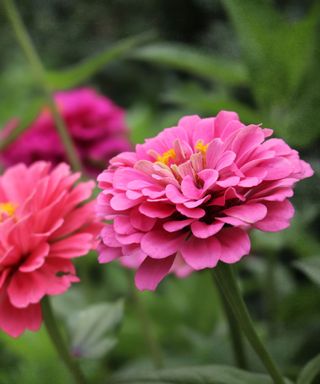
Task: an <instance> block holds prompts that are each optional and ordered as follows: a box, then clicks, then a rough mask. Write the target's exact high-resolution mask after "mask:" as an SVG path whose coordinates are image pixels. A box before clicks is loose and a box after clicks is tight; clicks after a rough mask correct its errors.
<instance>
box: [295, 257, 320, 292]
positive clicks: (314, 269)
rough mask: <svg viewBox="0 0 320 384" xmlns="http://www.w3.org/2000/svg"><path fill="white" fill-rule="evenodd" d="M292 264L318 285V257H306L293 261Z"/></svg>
mask: <svg viewBox="0 0 320 384" xmlns="http://www.w3.org/2000/svg"><path fill="white" fill-rule="evenodd" d="M294 266H295V267H296V268H298V269H299V270H300V271H301V272H303V273H304V274H305V275H306V276H308V277H309V279H310V280H311V281H313V282H314V283H315V284H318V285H320V257H319V256H316V257H308V258H307V259H304V260H299V261H296V262H295V263H294Z"/></svg>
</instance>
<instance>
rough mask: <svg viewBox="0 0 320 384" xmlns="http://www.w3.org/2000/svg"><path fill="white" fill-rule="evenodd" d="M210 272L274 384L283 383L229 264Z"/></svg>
mask: <svg viewBox="0 0 320 384" xmlns="http://www.w3.org/2000/svg"><path fill="white" fill-rule="evenodd" d="M212 273H213V277H214V278H215V280H216V282H217V284H218V285H219V286H220V288H221V292H222V293H223V295H224V296H225V298H226V300H227V301H228V303H229V305H230V308H231V309H232V311H233V314H234V316H235V318H236V319H237V320H238V322H239V325H240V327H241V328H242V330H243V332H244V334H245V335H246V337H247V339H248V341H249V343H250V344H251V346H252V348H253V349H254V350H255V352H256V353H257V355H258V356H259V357H260V360H261V362H262V363H263V364H264V366H265V368H266V369H267V371H268V372H269V374H270V376H271V377H272V379H273V382H274V384H285V381H284V379H283V377H282V375H281V373H280V371H279V369H278V367H277V366H276V364H275V362H274V361H273V359H272V357H271V356H270V355H269V353H268V351H267V349H266V348H265V346H264V344H263V343H262V341H261V340H260V338H259V336H258V334H257V333H256V331H255V328H254V325H253V321H252V319H251V316H250V314H249V312H248V309H247V306H246V304H245V302H244V300H243V298H242V295H241V293H240V290H239V287H238V284H237V282H236V278H235V276H234V273H233V269H232V267H231V265H228V264H225V263H219V265H218V266H217V267H216V268H214V269H213V270H212Z"/></svg>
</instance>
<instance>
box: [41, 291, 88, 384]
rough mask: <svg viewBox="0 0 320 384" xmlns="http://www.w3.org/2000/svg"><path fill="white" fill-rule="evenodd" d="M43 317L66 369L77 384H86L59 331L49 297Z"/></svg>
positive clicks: (43, 308)
mask: <svg viewBox="0 0 320 384" xmlns="http://www.w3.org/2000/svg"><path fill="white" fill-rule="evenodd" d="M41 306H42V316H43V321H44V324H45V326H46V329H47V332H48V335H49V336H50V339H51V341H52V344H53V345H54V347H55V349H56V351H57V353H58V355H59V357H60V359H61V360H62V361H63V362H64V364H65V365H66V367H67V368H68V370H69V372H70V374H71V376H72V377H73V379H74V382H75V383H76V384H85V383H86V379H85V377H84V375H83V373H82V371H81V370H80V368H79V366H78V364H77V363H76V362H75V360H74V359H73V358H72V356H71V355H70V352H69V349H68V348H67V346H66V344H65V342H64V340H63V338H62V335H61V333H60V331H59V328H58V325H57V320H56V318H55V316H54V313H53V310H52V307H51V303H50V299H49V297H48V296H46V297H45V298H44V299H43V300H42V302H41Z"/></svg>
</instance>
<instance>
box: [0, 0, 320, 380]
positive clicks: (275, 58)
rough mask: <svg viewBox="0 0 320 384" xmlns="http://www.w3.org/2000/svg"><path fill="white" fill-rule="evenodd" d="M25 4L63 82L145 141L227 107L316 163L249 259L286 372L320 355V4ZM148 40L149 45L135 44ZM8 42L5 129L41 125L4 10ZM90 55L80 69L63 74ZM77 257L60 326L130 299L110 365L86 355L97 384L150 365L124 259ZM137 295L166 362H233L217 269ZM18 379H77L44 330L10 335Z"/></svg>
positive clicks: (1, 344) (0, 112)
mask: <svg viewBox="0 0 320 384" xmlns="http://www.w3.org/2000/svg"><path fill="white" fill-rule="evenodd" d="M17 5H18V7H19V10H20V11H21V14H22V16H23V18H24V21H25V23H26V26H27V28H28V30H29V32H30V34H31V36H32V38H33V40H34V43H35V45H36V47H37V49H38V51H39V54H40V56H41V58H42V60H43V62H44V64H45V66H46V68H48V69H50V70H51V71H52V72H51V81H52V84H53V86H54V87H55V88H56V89H62V88H68V87H70V86H72V87H75V86H93V87H95V88H96V89H98V90H99V91H101V92H102V93H104V94H106V95H108V96H110V97H111V98H113V99H114V100H115V101H116V102H117V103H118V104H120V105H121V106H123V107H124V108H126V110H127V119H128V124H129V126H130V129H131V138H132V141H133V142H141V141H143V139H144V138H146V137H149V136H152V135H154V134H155V133H156V132H157V131H159V130H160V129H162V128H165V127H168V126H171V125H174V124H175V123H176V122H177V120H178V119H179V118H180V117H181V116H183V115H185V114H200V115H202V116H210V115H214V114H216V113H217V112H218V111H219V110H220V109H227V110H235V111H237V112H238V113H239V115H240V117H241V119H242V120H243V121H244V122H247V123H249V122H254V123H262V124H263V125H264V126H266V127H271V128H273V129H274V130H275V135H277V136H279V137H283V138H285V139H286V140H287V141H288V143H289V144H290V145H292V146H294V147H295V148H297V149H298V150H299V151H300V152H301V156H302V157H303V158H304V159H305V160H307V161H309V162H311V164H312V166H313V168H314V169H315V171H316V174H315V176H314V177H313V178H312V179H310V180H306V181H303V182H302V183H301V185H299V186H298V188H297V191H296V196H295V198H294V204H295V206H296V210H297V213H296V216H295V218H294V220H293V223H292V226H291V228H290V229H288V230H286V231H284V232H281V233H278V234H270V233H261V232H259V233H258V232H253V233H252V238H253V250H252V254H251V255H250V256H248V257H247V258H245V259H244V260H243V261H242V262H241V263H239V265H238V270H239V274H240V276H241V283H242V288H243V291H244V293H245V297H246V299H247V302H248V304H249V307H250V309H251V311H252V313H253V316H254V318H255V319H256V321H257V328H258V330H259V332H260V334H261V335H262V337H263V338H264V340H265V341H266V343H267V345H268V347H269V348H270V351H271V352H272V354H273V355H274V357H275V359H276V361H277V362H278V363H279V365H280V366H281V368H282V370H283V372H285V373H286V374H287V375H288V376H289V377H292V378H294V377H295V376H296V375H297V373H298V372H299V370H300V369H301V367H302V366H303V365H304V364H305V363H306V362H307V361H308V360H309V359H311V358H312V357H313V356H314V355H316V354H317V353H319V352H320V350H319V341H320V290H319V288H320V252H319V250H320V247H319V236H318V234H319V229H320V228H319V227H320V226H319V219H320V217H319V212H320V211H319V199H318V197H319V190H320V188H319V152H318V147H319V142H320V140H319V138H320V75H319V67H320V39H319V36H320V33H319V32H320V30H319V24H320V4H319V2H318V1H316V0H315V1H303V2H302V1H298V0H295V1H294V0H286V1H277V2H272V1H269V0H257V1H254V0H163V1H160V0H110V1H101V0H91V1H86V0H45V1H43V0H20V1H17ZM140 34H143V37H142V38H141V36H140ZM137 35H139V36H140V37H138V40H140V39H141V41H140V43H139V44H135V43H133V44H131V43H129V44H128V42H127V40H124V42H123V39H128V38H132V37H134V39H136V37H135V36H137ZM121 41H122V43H121ZM119 42H120V44H124V48H123V49H122V51H121V50H120V51H121V52H118V51H115V53H114V57H113V60H106V59H105V60H104V61H103V60H102V63H101V65H98V66H97V68H96V69H94V68H95V67H94V64H92V61H90V57H93V56H94V55H96V54H97V53H99V52H102V51H106V50H108V49H113V48H112V47H114V46H115V45H117V44H119ZM126 44H127V45H128V47H126ZM0 46H1V61H0V69H1V72H0V125H1V127H3V126H4V124H5V123H6V121H8V119H10V118H11V117H13V116H21V117H23V118H25V119H26V121H28V120H30V119H31V118H32V117H33V116H34V114H35V113H36V109H37V106H38V103H39V96H40V91H39V89H38V88H37V87H36V86H35V83H34V79H33V77H32V74H31V71H30V70H29V67H28V64H27V63H26V61H25V58H24V56H23V55H22V54H21V52H20V49H19V47H18V46H17V44H16V40H15V37H14V35H13V33H12V31H11V28H10V25H9V23H8V22H7V20H6V18H5V16H4V12H3V9H1V11H0ZM130 46H131V47H130ZM88 58H89V61H87V63H88V66H87V68H88V67H89V71H87V72H86V71H85V70H83V67H82V70H83V71H84V72H83V73H82V74H81V76H82V77H81V76H80V78H77V76H74V73H73V72H72V71H71V73H70V72H69V75H68V72H64V70H65V68H67V67H70V66H71V67H72V66H74V65H77V64H78V63H79V62H81V61H83V60H85V59H87V60H88ZM90 65H91V67H90ZM90 68H91V69H90ZM80 72H81V71H80ZM77 264H78V268H79V273H80V275H81V277H82V280H83V284H80V285H78V286H74V287H73V288H72V289H71V290H70V292H69V293H68V294H67V295H65V296H63V297H59V298H57V299H56V300H55V301H54V304H55V306H56V308H57V311H58V313H59V314H60V316H61V324H62V325H63V324H64V323H67V322H70V323H71V324H72V323H73V318H74V313H76V311H79V310H81V309H83V308H85V307H86V306H88V305H89V304H93V303H99V302H104V301H107V302H115V301H116V300H118V299H121V298H125V314H124V317H123V321H122V322H121V324H120V325H119V326H118V327H117V329H116V330H115V331H112V332H113V336H112V337H117V339H118V343H117V345H116V346H115V347H114V348H113V349H112V350H111V351H110V352H109V353H106V354H104V355H103V356H102V357H101V358H100V359H98V360H94V359H88V358H87V359H84V358H83V359H82V360H81V364H82V366H83V367H84V369H85V370H86V371H87V372H88V373H90V374H91V375H92V377H93V378H94V380H93V382H96V383H103V382H104V380H105V378H106V376H107V374H108V373H110V372H112V371H114V370H120V369H140V367H148V366H151V361H150V354H149V352H148V349H147V346H146V344H145V342H144V339H143V334H142V333H143V332H142V331H143V328H142V327H141V323H140V320H139V316H138V313H137V311H136V308H135V304H134V300H132V297H131V294H130V290H129V289H128V276H127V273H126V272H125V271H124V270H123V269H121V268H120V267H119V266H118V265H116V264H112V265H105V266H98V265H97V261H96V255H94V254H92V255H89V256H88V257H86V258H83V259H82V260H79V261H78V262H77ZM139 296H140V298H141V299H142V301H143V302H144V303H145V305H146V307H147V310H148V312H149V313H150V316H151V317H152V319H153V332H154V334H155V335H156V337H157V338H158V340H159V342H160V344H161V346H162V349H163V352H164V355H165V361H166V365H167V366H172V367H174V366H183V365H184V366H186V365H201V364H213V363H214V364H233V359H232V352H231V349H230V342H229V339H228V333H227V326H226V323H225V320H224V317H223V314H222V312H221V310H220V306H219V301H218V299H217V295H216V292H215V290H214V287H213V285H212V281H211V278H210V274H209V273H208V272H207V271H203V272H201V273H195V274H193V275H192V276H190V277H189V278H187V279H184V280H178V279H177V278H175V277H172V276H171V277H169V278H167V279H166V280H165V281H164V282H163V283H162V284H161V286H160V288H159V290H158V291H157V292H156V293H142V294H139ZM67 319H68V320H67ZM101 320H102V321H103V318H102V319H101ZM66 328H68V327H66ZM67 337H68V335H67ZM248 350H249V351H250V349H249V348H248ZM250 360H251V368H252V370H257V371H262V367H261V366H260V365H259V363H258V361H257V359H256V358H255V357H254V356H253V354H250ZM18 382H20V383H23V384H29V383H30V384H38V383H39V384H40V383H41V384H42V383H54V384H60V383H61V384H62V383H69V382H70V378H69V376H68V373H67V372H66V371H65V369H64V367H63V366H62V365H61V363H60V362H59V361H58V359H57V357H56V355H55V352H54V351H53V349H52V347H51V345H50V343H49V341H48V339H47V336H46V334H45V332H44V330H42V331H41V332H39V333H37V334H31V333H27V334H25V335H24V336H22V337H21V338H20V339H18V340H13V339H10V338H9V337H7V336H6V335H4V334H2V333H1V334H0V383H1V384H8V383H18Z"/></svg>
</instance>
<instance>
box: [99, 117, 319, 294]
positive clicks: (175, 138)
mask: <svg viewBox="0 0 320 384" xmlns="http://www.w3.org/2000/svg"><path fill="white" fill-rule="evenodd" d="M271 134H272V130H271V129H262V128H261V127H260V126H259V125H254V124H251V125H248V126H246V125H244V124H242V123H241V122H240V121H239V118H238V115H237V114H236V113H234V112H224V111H222V112H220V113H219V114H218V115H217V117H212V118H206V119H201V118H200V117H199V116H187V117H184V118H182V119H181V120H180V121H179V123H178V126H176V127H172V128H168V129H165V130H164V131H163V132H161V133H160V134H159V135H158V136H157V137H155V138H152V139H147V140H146V142H145V144H142V145H137V147H136V151H135V152H125V153H122V154H120V155H118V156H116V157H115V158H113V159H112V160H111V161H110V166H109V168H108V169H107V170H106V171H104V172H103V173H102V174H101V175H100V176H99V177H98V180H99V186H100V188H102V190H103V191H102V193H101V194H100V195H99V197H98V210H99V213H100V214H101V216H103V217H104V218H105V219H107V220H113V224H108V225H106V226H105V227H104V229H103V230H102V233H101V238H102V243H101V245H100V262H109V261H111V260H113V259H116V258H120V259H123V258H125V259H126V260H129V259H130V258H131V259H132V260H135V259H137V257H138V258H139V262H140V265H139V267H138V271H137V273H136V277H135V281H136V285H137V287H138V288H139V289H150V290H153V289H155V288H156V287H157V285H158V283H159V282H160V281H161V280H162V279H163V278H164V277H165V276H166V275H167V274H168V273H169V272H171V271H172V269H173V268H175V266H176V264H177V263H180V265H181V264H184V265H186V266H187V267H188V268H191V269H192V270H201V269H204V268H213V267H215V265H216V264H217V263H218V262H219V261H220V262H223V263H236V262H237V261H239V260H240V259H241V258H242V257H243V256H244V255H247V254H248V253H249V251H250V239H249V236H248V230H249V229H250V228H257V229H260V230H262V231H270V232H274V231H280V230H282V229H285V228H287V227H288V226H289V223H290V219H291V218H292V216H293V214H294V209H293V207H292V205H291V203H290V202H289V200H288V198H289V197H291V196H292V195H293V190H292V188H293V186H294V184H295V183H296V182H297V181H298V180H301V179H303V178H306V177H309V176H311V175H312V173H313V171H312V169H311V167H310V166H309V164H307V163H305V162H304V161H302V160H300V159H299V155H298V153H297V151H295V150H293V149H291V148H290V147H289V146H288V145H287V144H286V143H285V142H284V141H283V140H281V139H275V138H274V139H266V138H267V137H269V136H270V135H271Z"/></svg>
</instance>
